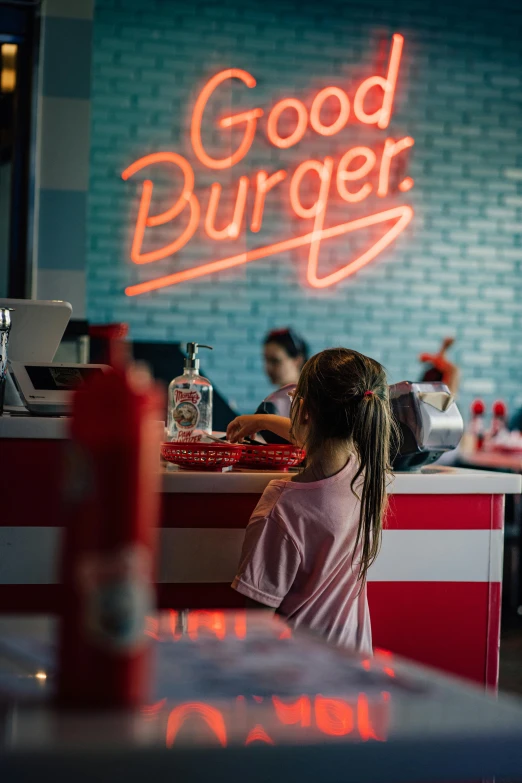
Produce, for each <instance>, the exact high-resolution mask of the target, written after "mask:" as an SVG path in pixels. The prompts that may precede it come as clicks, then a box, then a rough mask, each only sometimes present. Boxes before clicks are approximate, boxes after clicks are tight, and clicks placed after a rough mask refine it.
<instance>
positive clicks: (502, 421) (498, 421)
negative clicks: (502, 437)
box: [489, 400, 508, 438]
mask: <svg viewBox="0 0 522 783" xmlns="http://www.w3.org/2000/svg"><path fill="white" fill-rule="evenodd" d="M491 412H492V419H491V427H490V430H489V437H490V438H495V437H496V436H497V435H498V434H499V433H500V432H505V431H506V430H507V428H508V426H507V405H506V403H505V402H504V401H503V400H496V401H495V402H494V403H493V407H492V409H491Z"/></svg>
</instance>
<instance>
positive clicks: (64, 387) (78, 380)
mask: <svg viewBox="0 0 522 783" xmlns="http://www.w3.org/2000/svg"><path fill="white" fill-rule="evenodd" d="M25 369H26V372H27V374H28V376H29V378H30V379H31V383H32V384H33V386H34V388H35V389H37V390H40V391H42V390H45V391H72V390H73V389H77V388H78V387H79V386H83V384H84V383H85V381H86V380H87V379H88V378H90V377H91V376H92V374H93V373H94V374H99V373H102V372H103V370H100V368H99V367H52V366H51V367H34V366H31V365H25Z"/></svg>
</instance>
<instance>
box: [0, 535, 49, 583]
mask: <svg viewBox="0 0 522 783" xmlns="http://www.w3.org/2000/svg"><path fill="white" fill-rule="evenodd" d="M61 532H62V531H61V530H60V528H58V527H0V584H3V585H50V584H55V583H56V571H57V562H58V556H59V555H58V549H59V546H60V540H61Z"/></svg>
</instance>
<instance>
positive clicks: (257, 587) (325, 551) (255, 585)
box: [232, 457, 372, 653]
mask: <svg viewBox="0 0 522 783" xmlns="http://www.w3.org/2000/svg"><path fill="white" fill-rule="evenodd" d="M356 469H357V464H356V460H355V458H354V457H351V458H350V460H349V461H348V463H347V464H346V466H345V467H344V468H343V469H342V470H341V471H340V472H339V473H336V474H335V476H330V477H329V478H326V479H323V480H322V481H312V482H310V483H308V484H306V483H298V482H294V481H280V480H277V481H271V482H270V484H269V485H268V486H267V488H266V489H265V491H264V493H263V495H262V497H261V499H260V501H259V503H258V504H257V507H256V509H255V511H254V513H253V514H252V517H251V519H250V522H249V524H248V527H247V529H246V533H245V542H244V544H243V551H242V554H241V562H240V564H239V570H238V574H237V576H236V578H235V579H234V582H233V583H232V587H233V588H235V589H236V590H238V591H239V592H240V593H242V594H243V595H246V596H248V597H249V598H251V599H253V600H254V601H258V602H259V603H262V604H265V605H266V606H270V607H273V608H274V609H278V611H279V612H280V613H281V614H282V615H283V616H284V617H286V618H287V619H288V620H289V622H290V623H291V624H292V625H293V626H294V627H298V626H303V627H306V628H308V629H310V630H312V631H314V632H315V633H317V634H319V635H320V636H322V637H323V638H324V639H327V640H328V641H330V642H333V643H334V644H338V645H341V646H343V647H350V648H352V649H355V650H358V651H361V652H364V653H371V652H372V637H371V626H370V614H369V611H368V601H367V598H366V585H364V587H363V588H362V590H361V583H360V581H359V580H358V578H357V574H358V560H359V555H360V553H359V551H358V552H356V554H355V558H354V561H353V566H352V555H353V551H354V545H355V537H356V535H357V527H358V524H359V515H360V502H359V500H358V499H357V498H356V497H355V495H354V493H353V492H352V489H351V486H350V484H351V481H352V478H353V476H354V474H355V472H356ZM358 549H359V547H358Z"/></svg>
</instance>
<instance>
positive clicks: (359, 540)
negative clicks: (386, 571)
mask: <svg viewBox="0 0 522 783" xmlns="http://www.w3.org/2000/svg"><path fill="white" fill-rule="evenodd" d="M383 392H384V394H383ZM358 408H359V411H358V413H359V415H356V416H354V422H353V430H352V440H353V444H354V447H355V449H356V452H357V456H358V458H359V467H358V469H357V473H356V474H355V476H354V478H353V480H352V491H353V492H355V493H356V489H358V490H359V492H360V500H361V516H360V521H359V527H358V529H357V536H356V539H355V546H354V554H355V552H356V551H357V548H358V546H359V544H361V548H362V551H361V560H360V563H359V578H360V579H361V580H362V582H363V583H364V581H365V580H366V574H367V571H368V569H369V567H370V566H371V564H372V563H373V561H374V560H375V558H376V557H377V555H378V554H379V549H380V545H381V532H382V526H383V519H384V514H385V512H386V507H387V503H388V497H387V492H386V487H387V483H388V476H389V475H390V474H391V466H390V454H391V448H392V440H393V439H394V435H395V432H394V429H395V428H394V423H393V419H392V416H391V412H390V406H389V402H388V389H387V387H386V388H385V389H382V387H381V388H380V389H379V390H378V391H377V392H373V393H370V394H368V393H366V394H364V396H363V398H362V400H360V402H359V405H358ZM361 477H362V487H361ZM352 562H353V557H352Z"/></svg>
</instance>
